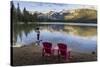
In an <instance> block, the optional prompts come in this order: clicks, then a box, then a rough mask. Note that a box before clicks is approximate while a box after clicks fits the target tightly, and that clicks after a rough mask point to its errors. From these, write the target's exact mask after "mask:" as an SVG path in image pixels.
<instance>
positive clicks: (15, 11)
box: [11, 1, 97, 24]
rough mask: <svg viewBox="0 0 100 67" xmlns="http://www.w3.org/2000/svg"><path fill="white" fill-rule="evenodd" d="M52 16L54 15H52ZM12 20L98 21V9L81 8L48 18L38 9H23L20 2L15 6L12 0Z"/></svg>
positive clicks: (15, 21) (16, 21)
mask: <svg viewBox="0 0 100 67" xmlns="http://www.w3.org/2000/svg"><path fill="white" fill-rule="evenodd" d="M76 14H77V15H76ZM41 15H42V16H41ZM48 15H49V14H48ZM39 16H41V17H39ZM50 17H52V16H51V15H50ZM58 17H59V18H58ZM54 18H56V20H53V19H54ZM11 21H12V22H13V23H20V22H24V23H26V24H27V23H28V22H75V23H97V11H96V10H87V9H81V10H76V11H75V12H74V13H70V12H69V13H67V12H66V14H63V15H59V13H55V14H53V17H52V19H51V18H47V16H44V15H43V14H42V13H39V12H38V11H36V12H34V13H30V12H29V11H28V10H27V9H26V8H25V7H24V9H23V10H21V9H20V5H19V3H18V4H17V7H15V6H14V3H13V1H11Z"/></svg>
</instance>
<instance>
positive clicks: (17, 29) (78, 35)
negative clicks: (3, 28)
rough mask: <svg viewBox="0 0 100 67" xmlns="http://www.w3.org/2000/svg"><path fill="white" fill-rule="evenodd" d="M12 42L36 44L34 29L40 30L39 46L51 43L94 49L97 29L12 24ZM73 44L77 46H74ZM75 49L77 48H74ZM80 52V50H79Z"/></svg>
mask: <svg viewBox="0 0 100 67" xmlns="http://www.w3.org/2000/svg"><path fill="white" fill-rule="evenodd" d="M13 26H14V27H13V42H14V43H16V44H20V45H30V44H32V43H36V42H37V32H36V28H37V27H39V28H40V40H41V41H40V45H41V44H42V42H51V43H52V44H54V46H55V45H56V44H57V43H66V44H70V45H68V46H69V47H75V48H74V49H78V47H79V46H80V45H82V44H83V45H84V46H81V47H82V48H83V47H84V48H87V47H85V46H89V47H95V48H94V49H96V46H90V45H91V44H94V45H96V44H97V27H96V26H86V25H85V26H81V25H67V24H14V25H13ZM74 44H77V46H75V45H74ZM76 47H77V48H76ZM81 50H82V49H81Z"/></svg>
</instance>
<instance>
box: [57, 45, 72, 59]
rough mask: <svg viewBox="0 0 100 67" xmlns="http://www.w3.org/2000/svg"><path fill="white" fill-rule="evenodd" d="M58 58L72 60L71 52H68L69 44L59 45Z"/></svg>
mask: <svg viewBox="0 0 100 67" xmlns="http://www.w3.org/2000/svg"><path fill="white" fill-rule="evenodd" d="M57 45H58V56H60V57H63V58H64V59H66V60H67V59H69V58H70V51H68V47H67V44H63V43H58V44H57Z"/></svg>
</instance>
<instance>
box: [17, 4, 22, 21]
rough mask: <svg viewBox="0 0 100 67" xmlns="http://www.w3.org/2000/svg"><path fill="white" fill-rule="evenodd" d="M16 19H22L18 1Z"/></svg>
mask: <svg viewBox="0 0 100 67" xmlns="http://www.w3.org/2000/svg"><path fill="white" fill-rule="evenodd" d="M17 20H18V22H21V21H22V14H21V10H20V6H19V3H18V4H17Z"/></svg>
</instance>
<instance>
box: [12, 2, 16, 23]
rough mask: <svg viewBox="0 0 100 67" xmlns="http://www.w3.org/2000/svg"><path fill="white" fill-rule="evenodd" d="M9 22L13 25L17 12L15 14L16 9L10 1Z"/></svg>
mask: <svg viewBox="0 0 100 67" xmlns="http://www.w3.org/2000/svg"><path fill="white" fill-rule="evenodd" d="M11 22H13V23H16V22H17V12H16V8H15V6H14V4H13V1H11Z"/></svg>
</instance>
